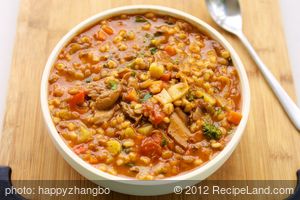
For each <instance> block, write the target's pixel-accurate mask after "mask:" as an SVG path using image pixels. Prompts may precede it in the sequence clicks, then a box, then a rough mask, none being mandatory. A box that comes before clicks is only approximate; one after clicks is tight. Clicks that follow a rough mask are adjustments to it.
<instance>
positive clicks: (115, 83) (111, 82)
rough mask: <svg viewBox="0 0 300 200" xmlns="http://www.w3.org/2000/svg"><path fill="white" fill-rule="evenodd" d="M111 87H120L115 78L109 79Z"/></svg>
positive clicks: (113, 88) (114, 88)
mask: <svg viewBox="0 0 300 200" xmlns="http://www.w3.org/2000/svg"><path fill="white" fill-rule="evenodd" d="M109 87H110V89H112V90H116V89H117V88H118V83H117V82H116V81H114V80H111V81H109Z"/></svg>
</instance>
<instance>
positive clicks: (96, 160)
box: [89, 156, 99, 164]
mask: <svg viewBox="0 0 300 200" xmlns="http://www.w3.org/2000/svg"><path fill="white" fill-rule="evenodd" d="M89 163H90V164H97V163H99V161H98V159H97V158H96V157H95V156H91V157H90V160H89Z"/></svg>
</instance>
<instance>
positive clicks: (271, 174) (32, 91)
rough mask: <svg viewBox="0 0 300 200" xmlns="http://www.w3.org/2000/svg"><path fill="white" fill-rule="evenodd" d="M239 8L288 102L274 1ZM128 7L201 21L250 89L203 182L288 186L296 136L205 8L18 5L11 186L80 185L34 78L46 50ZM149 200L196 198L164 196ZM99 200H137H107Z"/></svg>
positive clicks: (7, 122)
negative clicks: (240, 126)
mask: <svg viewBox="0 0 300 200" xmlns="http://www.w3.org/2000/svg"><path fill="white" fill-rule="evenodd" d="M240 2H241V6H242V11H243V21H244V31H245V34H246V35H247V36H248V38H249V40H250V42H251V43H252V44H253V46H254V48H255V49H256V50H257V52H258V54H259V55H260V57H261V58H262V60H263V61H264V62H265V64H266V65H267V66H268V67H269V68H270V70H271V71H272V72H273V73H274V75H275V76H276V77H277V78H278V80H279V81H280V83H281V84H282V85H283V87H284V88H285V89H286V90H287V92H288V93H289V94H290V95H291V96H292V97H293V98H295V93H294V86H293V80H292V76H291V70H290V65H289V61H288V56H287V49H286V44H285V40H284V34H283V30H282V27H281V17H280V11H279V4H278V2H277V0H241V1H240ZM131 4H158V5H164V6H169V7H173V8H176V9H179V10H183V11H185V12H187V13H190V14H192V15H194V16H196V17H198V18H200V19H202V20H204V21H205V22H207V23H208V24H210V25H212V26H213V27H214V28H216V29H217V30H218V31H220V32H221V33H222V34H223V35H224V36H225V37H226V39H228V41H229V42H230V43H231V44H232V45H233V47H234V48H235V49H236V51H237V52H238V53H239V55H240V57H241V59H242V61H243V63H244V65H245V68H246V71H247V74H248V77H249V81H250V87H251V111H250V116H249V121H248V124H247V128H246V131H245V134H244V136H243V138H242V140H241V143H240V144H239V145H238V147H237V149H236V150H235V152H234V153H233V155H232V156H231V157H230V158H229V160H228V161H227V162H226V163H225V164H224V165H223V166H222V167H221V168H220V169H219V170H218V171H217V172H216V173H214V174H213V175H212V176H211V177H209V179H215V180H232V179H233V180H241V179H242V180H244V179H250V180H257V179H259V180H266V179H271V180H293V179H295V178H296V176H295V172H296V170H297V169H300V153H299V147H300V134H299V132H297V131H296V129H295V128H294V127H293V125H292V124H291V123H290V121H289V120H288V118H287V116H286V114H285V113H284V111H283V109H282V108H281V107H280V104H279V103H278V101H277V99H276V97H275V96H274V95H273V93H272V91H271V90H270V88H269V87H268V85H267V83H266V82H265V80H264V79H263V77H262V75H261V74H260V72H259V71H258V69H257V67H256V65H255V63H254V62H253V61H252V60H251V58H250V57H249V55H248V54H247V51H246V50H245V48H244V47H243V46H242V44H241V43H240V42H239V41H238V39H237V38H236V37H234V36H232V35H230V34H229V33H226V32H225V31H223V30H221V29H220V28H218V27H217V26H216V24H214V23H213V22H212V20H211V19H210V17H209V15H208V12H207V10H206V7H205V2H204V0H188V1H183V0H163V1H162V0H140V1H138V0H136V1H135V0H118V1H115V0H111V1H110V0H86V1H82V0H53V1H41V0H21V5H20V12H19V17H18V27H17V35H16V40H15V47H14V55H13V61H12V67H11V75H10V83H9V92H8V96H7V103H6V105H7V108H6V113H5V119H4V127H3V132H2V134H1V135H0V148H1V150H0V165H9V166H11V167H12V170H13V177H12V178H13V179H21V180H30V179H48V180H52V179H59V180H62V179H66V180H69V179H77V180H78V179H79V180H80V179H84V178H83V177H82V176H81V175H80V174H78V173H77V172H76V171H75V170H74V169H72V168H71V167H70V166H69V165H68V164H67V162H66V161H64V159H63V158H62V156H60V154H59V153H58V151H57V150H56V148H55V146H54V144H53V143H52V141H51V139H50V137H49V135H48V133H47V129H46V126H45V124H44V121H43V118H42V114H41V108H40V101H39V94H40V92H39V90H40V80H41V75H42V72H43V69H44V65H45V63H46V60H47V57H48V56H49V55H50V52H51V51H52V49H53V47H54V46H55V44H56V43H57V42H58V41H59V40H60V38H61V37H62V36H63V35H64V34H66V33H67V31H68V30H70V29H71V28H72V27H73V26H75V25H76V24H78V23H79V22H81V21H82V20H84V19H86V18H88V17H90V16H92V15H94V14H96V13H99V12H101V11H103V10H106V9H109V8H112V7H117V6H123V5H131ZM155 198H157V199H182V198H184V199H201V198H202V197H199V196H198V197H192V196H175V195H166V196H161V197H155ZM74 199H76V197H74ZM87 199H88V198H87ZM103 199H139V197H130V196H127V195H122V194H118V193H113V194H112V195H110V196H104V197H103ZM149 199H150V198H149Z"/></svg>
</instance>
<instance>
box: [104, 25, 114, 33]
mask: <svg viewBox="0 0 300 200" xmlns="http://www.w3.org/2000/svg"><path fill="white" fill-rule="evenodd" d="M102 30H103V31H104V32H105V33H107V34H108V35H112V34H113V33H114V31H113V29H112V28H110V27H109V26H107V25H103V26H102Z"/></svg>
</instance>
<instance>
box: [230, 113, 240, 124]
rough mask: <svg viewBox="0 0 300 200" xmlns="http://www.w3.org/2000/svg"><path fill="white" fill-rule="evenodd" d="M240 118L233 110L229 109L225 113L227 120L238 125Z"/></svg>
mask: <svg viewBox="0 0 300 200" xmlns="http://www.w3.org/2000/svg"><path fill="white" fill-rule="evenodd" d="M241 119H242V115H241V114H240V113H238V112H235V111H230V112H229V113H228V115H227V120H228V121H229V122H231V123H233V124H235V125H238V124H239V123H240V121H241Z"/></svg>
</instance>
